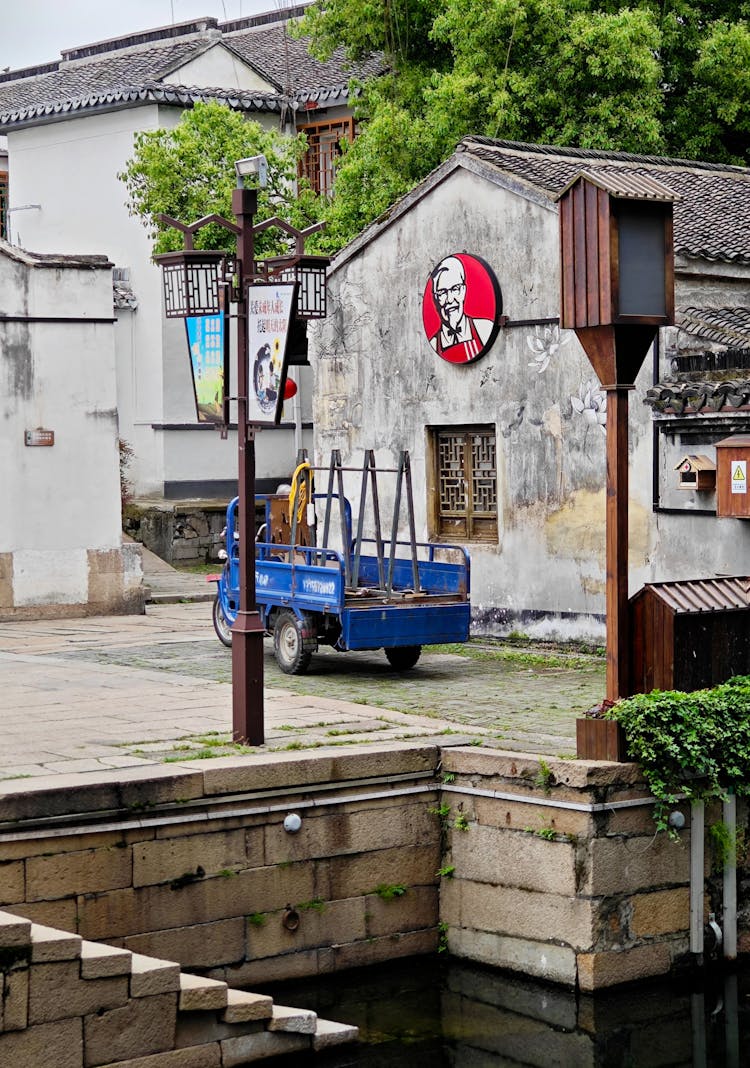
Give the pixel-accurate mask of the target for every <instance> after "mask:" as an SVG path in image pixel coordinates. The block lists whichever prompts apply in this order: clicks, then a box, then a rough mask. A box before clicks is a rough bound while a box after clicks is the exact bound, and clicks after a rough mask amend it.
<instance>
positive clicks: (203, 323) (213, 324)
mask: <svg viewBox="0 0 750 1068" xmlns="http://www.w3.org/2000/svg"><path fill="white" fill-rule="evenodd" d="M185 328H186V330H187V337H188V349H189V351H190V367H191V370H192V372H193V389H194V391H195V407H196V411H197V414H198V422H200V423H221V422H222V419H223V410H224V317H223V316H222V315H193V316H189V317H188V318H187V319H185Z"/></svg>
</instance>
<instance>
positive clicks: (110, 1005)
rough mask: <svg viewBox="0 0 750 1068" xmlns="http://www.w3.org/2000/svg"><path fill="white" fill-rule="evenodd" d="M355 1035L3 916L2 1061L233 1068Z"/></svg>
mask: <svg viewBox="0 0 750 1068" xmlns="http://www.w3.org/2000/svg"><path fill="white" fill-rule="evenodd" d="M356 1038H357V1028H356V1027H349V1026H347V1025H346V1024H338V1023H333V1022H331V1021H328V1020H320V1019H318V1017H317V1016H316V1014H315V1013H314V1012H311V1011H309V1010H307V1009H293V1008H288V1007H287V1006H284V1005H275V1004H274V1003H273V1001H272V999H271V998H270V997H266V996H265V995H262V994H252V993H248V992H246V991H242V990H235V989H233V988H231V987H229V986H227V984H226V983H223V982H219V981H217V980H215V979H203V978H201V977H200V976H197V975H191V974H189V973H187V972H183V971H182V970H181V968H180V965H179V964H175V963H174V962H172V961H165V960H158V959H157V958H154V957H147V956H144V955H143V954H139V953H132V952H131V951H130V950H126V949H117V948H115V947H113V946H107V945H102V944H100V943H97V942H88V941H86V940H84V939H82V938H80V937H79V936H78V935H74V934H68V933H66V932H64V931H59V930H55V929H53V928H50V927H44V926H42V925H41V924H37V923H32V922H31V921H29V920H25V919H22V918H21V917H19V916H15V915H12V914H11V913H8V912H0V1064H8V1065H11V1064H12V1065H13V1068H231V1066H233V1065H235V1066H240V1065H247V1064H251V1063H252V1062H253V1061H256V1060H257V1061H259V1060H262V1059H265V1058H268V1057H275V1056H278V1055H280V1054H284V1053H293V1052H309V1051H317V1050H321V1049H324V1048H327V1047H329V1046H334V1045H340V1044H343V1043H346V1042H353V1041H355V1040H356Z"/></svg>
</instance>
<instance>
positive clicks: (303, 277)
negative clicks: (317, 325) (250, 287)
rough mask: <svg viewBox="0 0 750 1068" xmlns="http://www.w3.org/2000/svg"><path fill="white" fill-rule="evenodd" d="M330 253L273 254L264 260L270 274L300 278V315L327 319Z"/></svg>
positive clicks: (289, 279) (278, 278)
mask: <svg viewBox="0 0 750 1068" xmlns="http://www.w3.org/2000/svg"><path fill="white" fill-rule="evenodd" d="M330 262H331V260H330V257H329V256H305V255H301V256H295V257H294V258H293V259H292V262H291V263H289V256H270V257H269V258H268V259H265V260H263V261H262V265H263V268H264V270H265V271H266V272H267V274H268V277H269V278H273V280H274V281H278V282H297V283H298V285H297V304H296V307H295V309H294V314H295V317H296V318H297V319H325V317H326V268H327V267H328V264H329V263H330Z"/></svg>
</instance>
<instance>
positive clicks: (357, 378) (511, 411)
mask: <svg viewBox="0 0 750 1068" xmlns="http://www.w3.org/2000/svg"><path fill="white" fill-rule="evenodd" d="M581 172H586V173H587V174H589V175H592V176H594V178H596V177H597V176H598V177H599V179H601V180H602V181H604V180H608V181H609V183H610V184H612V182H613V181H614V179H617V183H616V184H618V185H623V183H625V184H627V181H628V177H630V178H631V179H632V181H631V183H630V184H631V186H632V187H633V188H634V189H636V190H637V189H638V188H640V189H646V188H648V187H649V184H650V183H649V182H648V181H644V179H653V180H654V181H655V182H657V183H659V185H660V186H662V187H665V188H666V189H667V190H671V191H672V192H673V193H674V194H675V206H674V251H675V290H676V318H677V325H676V326H675V327H669V328H667V329H663V330H661V331H660V333H659V334H658V335H657V339H656V342H655V343H654V346H653V348H652V351H651V353H650V356H649V357H647V359H646V361H645V363H644V366H643V369H642V371H641V373H640V375H639V377H638V380H637V383H636V390H635V396H634V397H633V398H632V399H631V404H630V412H631V418H630V428H629V429H630V444H629V459H630V509H629V511H630V585H631V589H630V592H631V595H632V594H634V593H635V592H636V591H637V590H638V589H639V588H640V587H641V586H642V585H643V584H644V583H647V582H656V581H665V580H692V579H698V578H711V577H714V576H721V575H745V574H747V573H748V572H750V525H749V524H747V523H744V522H743V521H742V520H738V519H721V520H719V519H717V516H716V495H717V494H716V490H712V489H706V488H705V480H704V479H703V478H701V480H700V484H699V483H698V476H697V473H696V484H695V486H694V487H691V486H690V485H689V484H686V483H685V480H684V479H681V477H680V472H679V471H678V470H676V468H678V467H679V466H680V463H681V462H682V461H683V460H684V458H685V457H686V456H687V455H698V456H701V457H703V458H704V459H702V460H701V461H700V465H701V466H704V465H705V463H706V462H708V465H709V466H710V465H711V464H712V463H715V460H716V449H715V444H716V442H718V441H721V440H722V439H725V438H726V437H727V436H730V435H732V434H737V433H740V432H742V431H747V429H748V428H749V427H750V363H749V362H748V361H749V360H750V310H748V309H750V197H749V196H748V193H749V192H750V171H748V170H746V169H744V168H741V167H723V166H718V165H713V164H708V163H700V162H688V161H684V160H677V159H666V158H661V157H648V156H638V155H629V154H621V153H608V152H597V151H585V150H579V149H566V148H557V147H549V146H535V145H525V144H517V143H512V142H503V141H492V140H489V139H486V138H479V137H477V138H467V139H466V140H464V141H463V142H462V144H461V145H459V147H458V149H457V151H456V152H455V154H454V155H453V156H452V157H451V158H450V159H449V160H448V161H447V162H446V163H445V164H443V165H442V166H441V167H439V168H438V169H437V170H436V171H434V172H433V173H432V174H431V175H430V176H429V177H428V178H426V179H425V180H424V181H423V182H422V183H420V185H418V186H417V187H416V188H415V189H414V190H412V192H411V193H409V194H408V195H407V196H406V197H404V198H403V199H402V200H401V201H399V202H398V203H397V204H396V205H394V206H393V208H392V209H391V210H390V211H389V212H388V213H387V214H386V215H384V216H383V217H382V218H381V219H380V220H378V221H376V222H375V223H374V224H373V225H372V226H370V227H369V228H368V229H367V230H366V231H364V232H363V233H362V234H361V235H360V236H359V237H358V238H357V239H356V240H355V241H353V242H352V243H351V244H350V245H348V246H347V247H346V248H345V249H344V250H343V251H342V252H341V253H340V254H339V256H338V257H337V258H336V260H335V261H334V263H333V265H332V268H331V272H330V281H329V285H330V297H329V301H330V304H329V306H330V307H331V308H333V309H334V314H332V315H329V318H328V319H327V320H326V322H324V323H320V324H318V325H316V327H315V331H314V336H313V340H312V342H311V354H310V358H311V362H312V364H313V368H314V374H315V390H314V410H313V419H314V424H315V453H316V457H317V459H318V461H320V462H325V461H326V460H327V457H328V455H329V453H330V450H331V449H333V448H337V449H340V450H341V453H342V461H343V462H344V463H345V464H346V463H350V464H357V463H358V462H360V460H361V456H362V450H363V449H365V448H374V449H375V450H376V454H377V458H378V462H379V463H382V464H383V465H387V464H388V462H389V461H390V460H392V459H393V457H394V456H395V455H396V453H397V451H398V450H399V449H403V448H406V449H408V450H409V451H410V454H411V463H412V470H413V475H414V486H415V508H416V512H417V525H418V534H420V535H421V537H422V538H423V539H424V540H426V541H427V540H429V541H433V542H436V543H441V542H459V543H461V544H465V545H467V546H468V547H469V549H470V554H471V561H472V603H473V612H474V619H475V624H476V626H477V627H478V628H479V629H482V630H486V631H489V632H493V633H502V632H507V631H510V630H513V629H523V630H525V631H527V632H532V633H537V634H540V635H544V634H555V635H560V636H566V635H567V636H576V635H584V634H588V635H596V634H601V633H602V622H601V621H602V616H603V611H604V583H605V570H604V548H605V541H604V506H605V489H604V484H605V455H604V452H605V450H604V446H605V434H604V429H605V426H606V397H605V393H604V392H603V391H602V389H601V388H600V383H599V382H598V381H597V380H596V378H595V376H594V373H593V371H592V369H591V366H590V364H589V362H588V359H587V357H586V356H585V354H584V353H583V351H582V349H581V348H580V347H579V345H578V342H577V340H576V338H575V335H574V334H573V332H572V331H561V330H560V328H559V310H560V282H559V231H558V205H557V200H556V198H557V196H558V195H559V193H560V192H561V191H562V190H563V189H564V188H565V187H566V186H567V185H568V184H569V183H570V182H571V181H572V180H573V179H574V178H575V177H576V176H577V175H578V174H580V173H581ZM635 179H638V180H635ZM493 294H494V300H493V299H491V298H492V295H493ZM488 322H489V326H488V325H487V324H488ZM639 400H640V401H645V402H646V403H639ZM349 492H350V494H351V496H352V497H354V498H355V499H356V497H357V494H358V479H356V478H354V477H351V479H350V485H349Z"/></svg>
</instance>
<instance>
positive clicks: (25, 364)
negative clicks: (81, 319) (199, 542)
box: [0, 250, 121, 607]
mask: <svg viewBox="0 0 750 1068" xmlns="http://www.w3.org/2000/svg"><path fill="white" fill-rule="evenodd" d="M111 285H112V283H111V272H110V271H109V270H107V269H91V268H80V269H73V268H65V269H57V268H49V267H29V266H27V265H25V264H20V263H18V262H14V261H13V260H12V259H10V258H9V256H8V255H6V254H3V253H2V251H1V250H0V292H2V293H4V294H7V293H9V292H12V291H15V292H16V293H17V294H18V295H20V307H17V309H16V311H17V313H18V314H24V315H28V316H32V317H33V316H35V315H36V316H44V315H67V316H75V315H79V316H83V315H84V314H87V315H88V316H89V317H91V318H94V317H97V316H99V315H102V314H103V313H104V312H106V310H107V302H108V301H109V303H110V308H111ZM38 427H42V428H44V429H45V430H52V431H54V434H55V441H54V445H52V446H51V447H27V446H25V445H24V444H23V442H24V431H26V430H33V429H36V428H38ZM0 486H2V491H3V502H4V506H3V508H2V509H0V553H11V554H13V589H14V599H15V604H16V606H17V607H25V606H29V605H39V604H76V603H85V602H86V601H87V599H88V580H89V568H88V558H87V553H88V551H89V550H111V549H117V550H119V548H120V543H121V535H120V483H119V456H118V449H117V409H116V386H115V353H114V337H113V329H112V326H111V325H109V324H101V323H98V324H94V323H90V324H87V323H76V322H69V323H59V324H49V323H38V322H37V323H34V322H26V323H7V324H0Z"/></svg>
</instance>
